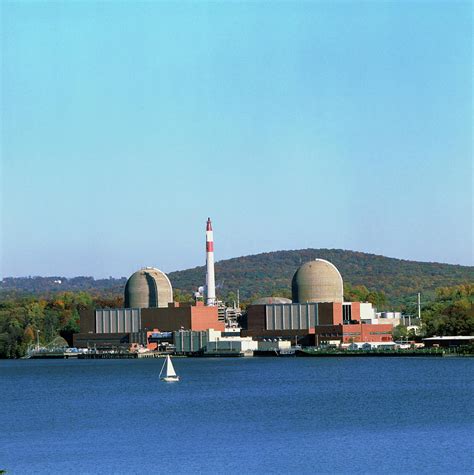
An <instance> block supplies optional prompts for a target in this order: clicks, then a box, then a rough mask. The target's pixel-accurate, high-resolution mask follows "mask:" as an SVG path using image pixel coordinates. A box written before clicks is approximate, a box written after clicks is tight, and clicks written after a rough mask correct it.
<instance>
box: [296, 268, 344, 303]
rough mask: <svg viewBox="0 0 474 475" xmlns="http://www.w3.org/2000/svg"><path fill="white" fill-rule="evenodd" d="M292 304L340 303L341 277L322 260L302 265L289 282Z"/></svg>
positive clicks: (341, 292)
mask: <svg viewBox="0 0 474 475" xmlns="http://www.w3.org/2000/svg"><path fill="white" fill-rule="evenodd" d="M291 291H292V294H293V302H299V303H306V302H342V301H343V298H344V297H343V295H344V289H343V283H342V277H341V274H340V273H339V271H338V270H337V268H336V266H335V265H334V264H331V263H330V262H329V261H325V260H324V259H315V260H314V261H310V262H306V264H303V265H302V266H301V267H300V268H299V269H298V270H297V271H296V272H295V275H294V276H293V280H292V282H291Z"/></svg>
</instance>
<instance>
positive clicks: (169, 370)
mask: <svg viewBox="0 0 474 475" xmlns="http://www.w3.org/2000/svg"><path fill="white" fill-rule="evenodd" d="M165 375H166V377H170V376H176V371H175V370H174V366H173V363H172V361H171V358H170V355H168V356H167V357H166V374H165Z"/></svg>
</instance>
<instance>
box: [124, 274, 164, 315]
mask: <svg viewBox="0 0 474 475" xmlns="http://www.w3.org/2000/svg"><path fill="white" fill-rule="evenodd" d="M124 300H125V305H124V306H125V308H152V307H167V306H168V303H169V302H172V301H173V289H172V287H171V282H170V281H169V279H168V277H167V275H166V274H165V273H163V272H161V271H160V270H159V269H155V268H154V267H144V268H143V269H140V270H139V271H137V272H135V273H134V274H132V275H131V276H130V278H129V279H128V280H127V283H126V285H125V293H124Z"/></svg>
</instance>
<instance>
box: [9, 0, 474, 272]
mask: <svg viewBox="0 0 474 475" xmlns="http://www.w3.org/2000/svg"><path fill="white" fill-rule="evenodd" d="M1 14H2V24H1V26H2V29H1V45H2V46H1V53H2V60H3V64H2V76H1V79H2V83H1V99H2V104H1V111H2V112H1V114H0V118H1V121H2V135H1V172H2V177H1V179H2V181H1V189H2V193H1V201H2V203H1V204H2V208H1V209H2V221H1V231H2V233H1V251H2V254H1V268H0V274H1V276H24V275H65V276H74V275H93V276H96V277H102V276H126V275H128V274H130V273H131V272H133V271H134V270H136V269H137V268H140V267H142V266H145V265H150V266H156V267H159V268H161V269H162V270H164V271H166V272H169V271H173V270H177V269H184V268H188V267H194V266H196V265H201V264H203V263H204V258H205V256H204V230H205V221H206V219H207V217H208V216H211V218H212V219H213V222H214V230H215V240H216V244H215V249H216V258H217V259H225V258H229V257H236V256H240V255H247V254H254V253H259V252H266V251H272V250H280V249H300V248H307V247H313V248H320V247H327V248H342V249H352V250H358V251H364V252H371V253H376V254H383V255H387V256H391V257H398V258H404V259H414V260H422V261H438V262H448V263H458V264H472V231H473V227H472V77H471V75H472V38H471V36H472V5H471V3H470V2H452V1H449V2H427V1H423V2H408V1H406V2H405V1H404V2H402V1H400V2H284V3H277V2H268V3H263V2H262V3H260V2H249V3H244V2H233V3H230V2H223V3H220V2H189V3H183V2H179V3H178V2H175V3H173V2H170V3H162V2H146V3H137V2H81V3H79V2H51V3H45V2H2V12H1Z"/></svg>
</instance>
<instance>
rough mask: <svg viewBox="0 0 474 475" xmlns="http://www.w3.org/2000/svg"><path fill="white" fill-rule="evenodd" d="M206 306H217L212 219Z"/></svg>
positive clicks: (207, 259) (207, 251)
mask: <svg viewBox="0 0 474 475" xmlns="http://www.w3.org/2000/svg"><path fill="white" fill-rule="evenodd" d="M206 305H210V306H214V305H216V278H215V275H214V236H213V233H212V223H211V218H207V225H206Z"/></svg>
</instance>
